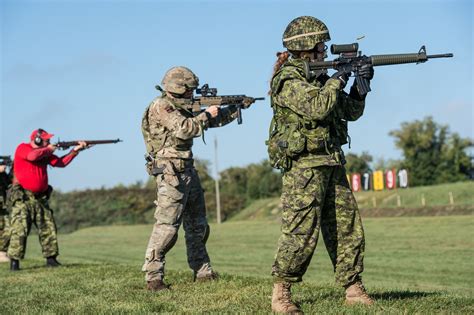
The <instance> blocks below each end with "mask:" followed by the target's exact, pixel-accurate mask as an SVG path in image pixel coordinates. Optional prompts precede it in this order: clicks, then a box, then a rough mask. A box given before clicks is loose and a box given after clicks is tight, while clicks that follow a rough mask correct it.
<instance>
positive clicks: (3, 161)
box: [0, 155, 13, 166]
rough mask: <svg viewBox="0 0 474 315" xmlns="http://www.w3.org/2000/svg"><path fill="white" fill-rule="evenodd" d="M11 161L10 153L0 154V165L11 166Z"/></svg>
mask: <svg viewBox="0 0 474 315" xmlns="http://www.w3.org/2000/svg"><path fill="white" fill-rule="evenodd" d="M12 163H13V161H12V157H11V156H10V155H0V165H6V166H11V165H12Z"/></svg>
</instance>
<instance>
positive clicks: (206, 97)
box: [155, 83, 265, 125]
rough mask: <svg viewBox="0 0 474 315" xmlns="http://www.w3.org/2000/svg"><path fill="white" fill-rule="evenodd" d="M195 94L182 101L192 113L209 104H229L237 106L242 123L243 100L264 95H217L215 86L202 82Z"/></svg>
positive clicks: (249, 101) (239, 119)
mask: <svg viewBox="0 0 474 315" xmlns="http://www.w3.org/2000/svg"><path fill="white" fill-rule="evenodd" d="M155 88H156V89H157V90H159V91H162V92H163V89H162V88H161V87H160V86H159V85H157V86H155ZM196 94H200V95H201V96H197V97H193V98H192V99H191V100H185V101H183V104H180V105H183V106H184V107H185V108H187V109H189V110H190V111H192V112H193V114H199V113H201V112H202V108H203V107H210V106H222V105H230V106H236V107H237V123H238V124H239V125H240V124H241V123H242V107H243V106H244V103H245V102H248V103H249V104H252V103H253V102H255V101H263V100H264V99H265V97H250V96H247V95H243V94H241V95H217V89H216V88H210V87H209V84H207V83H206V84H204V85H203V86H202V87H200V88H198V89H196Z"/></svg>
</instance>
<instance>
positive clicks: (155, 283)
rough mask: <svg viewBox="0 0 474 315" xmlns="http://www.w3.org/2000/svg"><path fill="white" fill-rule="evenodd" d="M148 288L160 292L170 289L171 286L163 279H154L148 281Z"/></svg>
mask: <svg viewBox="0 0 474 315" xmlns="http://www.w3.org/2000/svg"><path fill="white" fill-rule="evenodd" d="M146 288H147V290H148V291H152V292H158V291H162V290H168V289H169V288H170V286H169V285H167V284H165V283H164V282H163V280H152V281H147V283H146Z"/></svg>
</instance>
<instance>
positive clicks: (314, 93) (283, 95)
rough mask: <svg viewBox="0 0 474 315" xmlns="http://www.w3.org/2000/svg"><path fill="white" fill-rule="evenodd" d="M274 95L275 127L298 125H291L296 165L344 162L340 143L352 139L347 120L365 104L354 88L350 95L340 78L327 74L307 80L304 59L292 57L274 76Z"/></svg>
mask: <svg viewBox="0 0 474 315" xmlns="http://www.w3.org/2000/svg"><path fill="white" fill-rule="evenodd" d="M271 96H272V107H273V110H274V120H275V125H276V128H278V125H285V126H291V125H295V128H293V129H291V128H289V130H290V132H292V133H293V135H290V136H289V139H290V140H289V146H290V149H291V148H293V149H292V150H293V152H294V153H295V154H293V156H292V157H291V158H292V159H293V160H294V163H293V165H300V166H302V167H305V166H319V165H340V164H341V162H343V161H342V160H343V158H341V154H342V150H341V146H342V145H343V144H346V143H347V142H348V139H349V136H348V133H347V121H354V120H357V119H358V118H359V117H360V116H362V114H363V112H364V107H365V101H364V100H363V99H362V98H360V97H359V96H358V93H357V91H356V89H355V88H354V87H352V88H351V93H350V94H347V93H345V92H344V91H343V90H342V89H341V82H340V81H339V80H336V79H331V78H329V77H328V76H327V75H321V76H319V77H318V78H317V79H313V80H307V79H306V76H305V72H304V68H303V64H302V60H300V59H290V60H289V61H288V62H286V63H285V64H284V65H283V66H282V68H281V69H280V70H279V71H278V72H277V73H276V74H275V76H274V77H273V78H272V83H271ZM301 139H302V140H301ZM295 141H297V142H299V143H298V144H296V145H295V144H294V143H292V142H295ZM303 142H304V143H303Z"/></svg>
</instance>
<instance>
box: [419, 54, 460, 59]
mask: <svg viewBox="0 0 474 315" xmlns="http://www.w3.org/2000/svg"><path fill="white" fill-rule="evenodd" d="M426 57H428V59H431V58H451V57H454V55H453V54H451V53H450V54H437V55H428V56H426Z"/></svg>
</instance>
